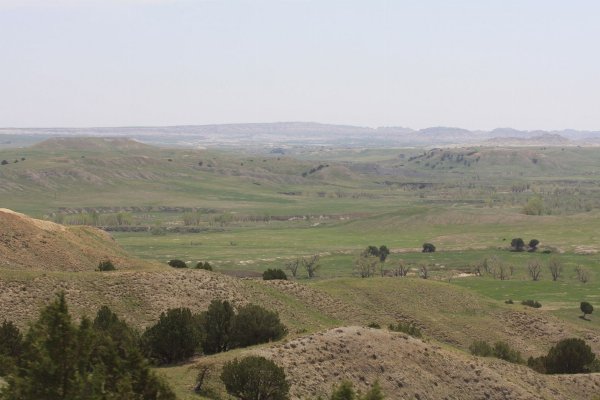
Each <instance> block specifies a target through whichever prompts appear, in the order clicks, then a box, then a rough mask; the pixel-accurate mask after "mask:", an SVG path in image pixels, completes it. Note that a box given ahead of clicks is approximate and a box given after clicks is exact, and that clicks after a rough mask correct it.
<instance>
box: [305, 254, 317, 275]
mask: <svg viewBox="0 0 600 400" xmlns="http://www.w3.org/2000/svg"><path fill="white" fill-rule="evenodd" d="M302 265H303V266H304V269H306V273H307V274H308V277H309V278H314V277H315V273H316V272H317V271H318V270H319V268H320V267H321V265H320V264H319V255H318V254H315V255H313V256H310V257H303V258H302Z"/></svg>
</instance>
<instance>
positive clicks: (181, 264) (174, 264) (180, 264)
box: [167, 260, 187, 268]
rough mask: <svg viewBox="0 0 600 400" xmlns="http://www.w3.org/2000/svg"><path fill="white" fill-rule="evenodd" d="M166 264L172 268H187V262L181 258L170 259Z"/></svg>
mask: <svg viewBox="0 0 600 400" xmlns="http://www.w3.org/2000/svg"><path fill="white" fill-rule="evenodd" d="M167 264H169V265H170V266H171V267H173V268H187V264H186V263H185V262H183V261H181V260H171V261H169V262H168V263H167Z"/></svg>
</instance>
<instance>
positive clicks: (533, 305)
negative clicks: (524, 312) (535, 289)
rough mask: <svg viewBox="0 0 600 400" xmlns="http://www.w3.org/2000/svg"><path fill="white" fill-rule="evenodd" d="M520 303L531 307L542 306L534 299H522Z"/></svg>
mask: <svg viewBox="0 0 600 400" xmlns="http://www.w3.org/2000/svg"><path fill="white" fill-rule="evenodd" d="M521 304H522V305H524V306H527V307H533V308H540V307H542V304H541V303H540V302H538V301H535V300H523V301H522V302H521Z"/></svg>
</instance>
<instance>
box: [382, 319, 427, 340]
mask: <svg viewBox="0 0 600 400" xmlns="http://www.w3.org/2000/svg"><path fill="white" fill-rule="evenodd" d="M388 329H389V330H390V331H393V332H402V333H406V334H407V335H410V336H414V337H422V336H423V333H421V330H420V329H419V328H418V327H417V326H416V325H415V324H410V323H407V322H398V323H397V324H396V325H394V324H390V325H389V326H388Z"/></svg>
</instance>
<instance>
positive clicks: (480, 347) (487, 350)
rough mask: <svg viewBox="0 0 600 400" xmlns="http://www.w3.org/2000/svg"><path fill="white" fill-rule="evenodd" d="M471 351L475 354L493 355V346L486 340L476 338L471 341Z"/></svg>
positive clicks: (481, 355) (482, 355)
mask: <svg viewBox="0 0 600 400" xmlns="http://www.w3.org/2000/svg"><path fill="white" fill-rule="evenodd" d="M469 351H470V352H471V354H473V355H474V356H480V357H491V356H492V355H493V351H492V346H490V345H489V343H488V342H486V341H485V340H476V341H474V342H473V343H471V345H470V346H469Z"/></svg>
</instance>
